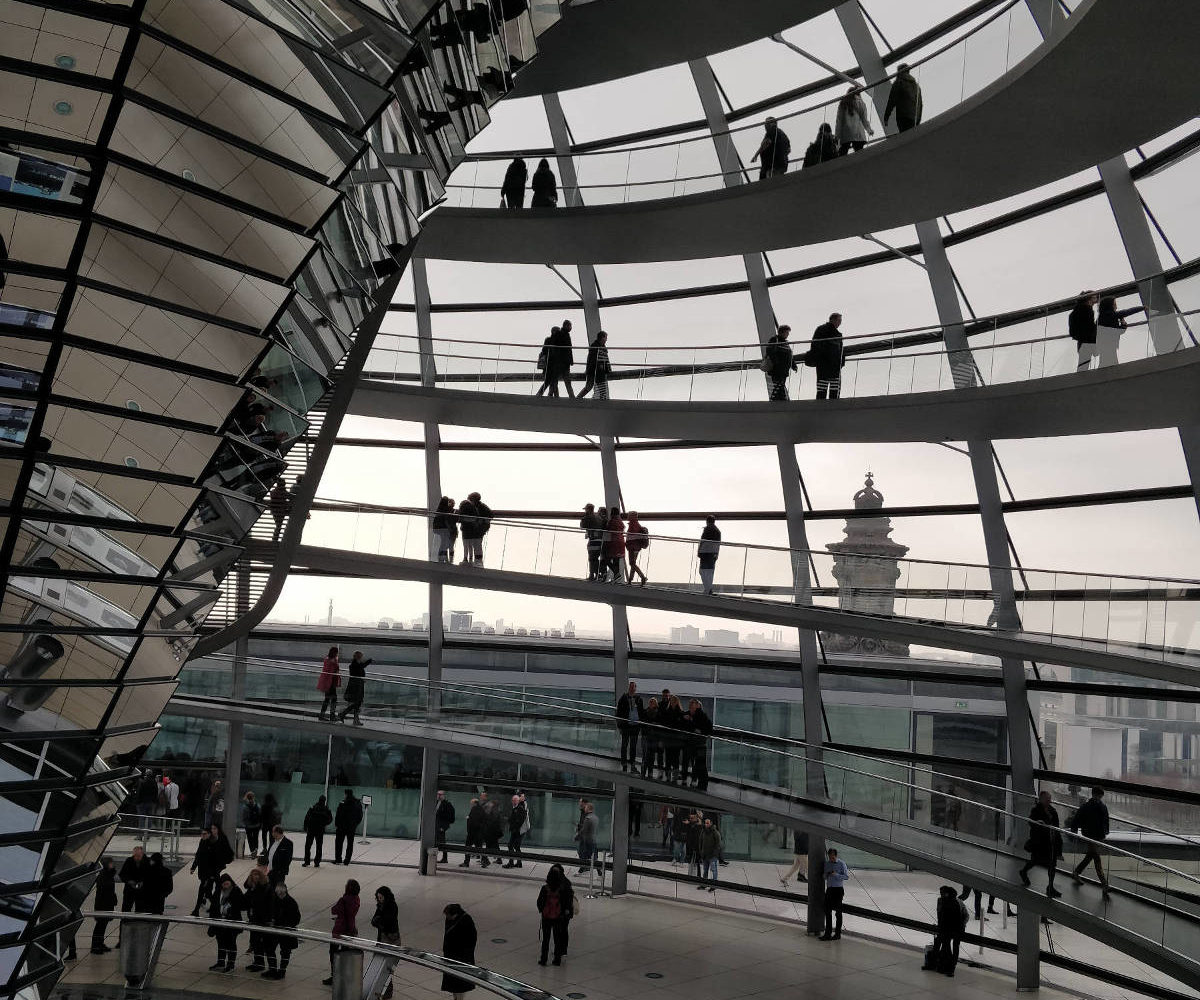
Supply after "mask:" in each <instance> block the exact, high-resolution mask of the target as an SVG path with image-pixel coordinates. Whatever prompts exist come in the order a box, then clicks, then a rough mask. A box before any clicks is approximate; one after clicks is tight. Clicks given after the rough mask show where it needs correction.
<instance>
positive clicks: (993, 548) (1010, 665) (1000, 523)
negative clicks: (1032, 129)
mask: <svg viewBox="0 0 1200 1000" xmlns="http://www.w3.org/2000/svg"><path fill="white" fill-rule="evenodd" d="M837 15H838V20H839V21H840V22H841V25H842V29H843V30H844V31H845V33H846V38H847V40H848V41H849V43H850V49H851V51H852V52H853V53H854V58H855V60H856V61H857V62H858V65H859V66H860V67H861V68H862V71H863V76H864V78H865V79H866V80H876V81H882V80H883V79H884V78H885V76H886V75H887V74H886V71H885V70H884V66H883V60H882V58H881V57H880V55H879V50H878V48H876V46H875V40H874V38H873V37H872V36H871V32H870V30H869V29H868V27H867V22H866V18H864V17H863V13H862V8H861V7H859V5H858V2H857V0H851V2H847V3H843V4H841V5H840V6H839V7H838V8H837ZM884 90H885V88H884V87H882V86H876V87H873V88H872V89H871V91H870V93H871V99H872V101H873V102H874V104H875V109H876V111H877V112H878V114H879V117H880V120H881V121H882V119H883V113H884V108H885V107H886V105H887V94H886V93H885V92H884ZM888 131H889V133H891V132H894V129H889V130H888ZM916 230H917V238H918V239H919V240H920V243H921V253H922V255H923V256H924V258H925V272H926V274H927V275H928V276H929V286H930V291H931V292H932V294H933V301H934V305H935V307H936V308H937V312H938V320H939V322H940V323H941V324H942V337H943V340H944V342H945V345H946V354H947V357H948V358H949V361H950V366H951V371H952V373H953V379H954V386H955V388H967V387H970V386H971V385H974V384H975V364H974V359H973V358H972V355H971V350H970V346H969V344H968V343H967V337H966V333H965V331H964V329H963V315H962V307H961V305H960V303H959V299H958V290H957V289H956V287H955V284H954V272H953V270H952V268H951V266H950V259H949V257H947V255H946V247H945V244H944V243H943V242H942V234H941V231H940V229H939V228H938V223H937V220H936V219H930V220H926V221H924V222H918V223H917V224H916ZM967 451H968V454H969V456H970V460H971V474H972V476H973V478H974V481H975V491H976V494H977V496H978V498H979V513H980V520H981V522H982V527H983V539H984V546H985V549H986V552H987V559H988V565H989V566H990V567H991V584H992V590H993V599H994V601H995V602H996V618H997V621H996V625H997V627H998V628H1002V629H1016V628H1019V627H1020V620H1019V617H1018V615H1017V607H1016V597H1015V593H1014V588H1013V580H1012V563H1011V560H1010V556H1009V550H1008V531H1007V529H1006V527H1005V524H1004V511H1003V508H1002V506H1001V502H1000V484H999V481H998V479H997V476H996V465H995V462H994V461H993V459H992V446H991V442H990V441H988V440H987V439H979V440H973V441H968V442H967ZM1000 664H1001V676H1002V679H1003V682H1004V702H1005V709H1006V712H1007V715H1008V752H1009V765H1010V767H1011V774H1012V788H1013V791H1014V792H1017V793H1025V794H1031V793H1032V792H1033V738H1034V737H1033V728H1032V726H1031V724H1030V707H1029V695H1028V691H1027V689H1026V686H1025V664H1024V662H1023V661H1021V660H1019V659H1014V658H1012V657H1002V658H1001V661H1000ZM1038 926H1039V924H1038V915H1037V914H1036V913H1035V912H1033V911H1032V910H1030V909H1029V908H1028V907H1024V906H1023V907H1021V908H1020V910H1019V911H1018V915H1017V943H1018V950H1017V988H1018V989H1021V990H1027V989H1036V988H1037V987H1038V985H1039V983H1040V978H1041V973H1040V962H1039V957H1038Z"/></svg>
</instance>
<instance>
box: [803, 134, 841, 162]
mask: <svg viewBox="0 0 1200 1000" xmlns="http://www.w3.org/2000/svg"><path fill="white" fill-rule="evenodd" d="M837 155H838V141H837V139H835V138H834V137H833V132H832V131H830V129H829V126H828V125H822V126H821V128H820V130H819V131H818V132H817V137H816V138H815V139H814V140H813V141H812V142H810V143H809V144H808V149H806V150H805V151H804V166H806V167H815V166H816V165H817V164H818V163H824V162H825V161H826V160H836V159H837Z"/></svg>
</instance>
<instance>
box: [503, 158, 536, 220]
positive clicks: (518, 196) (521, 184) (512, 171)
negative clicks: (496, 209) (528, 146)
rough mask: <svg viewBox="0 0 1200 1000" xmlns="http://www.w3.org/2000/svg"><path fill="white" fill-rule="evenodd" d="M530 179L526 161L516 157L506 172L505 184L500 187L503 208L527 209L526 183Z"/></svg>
mask: <svg viewBox="0 0 1200 1000" xmlns="http://www.w3.org/2000/svg"><path fill="white" fill-rule="evenodd" d="M543 162H545V161H543ZM528 178H529V168H528V167H527V166H526V165H525V161H524V160H523V159H521V157H519V156H514V157H513V161H512V163H510V164H509V165H508V169H507V170H505V171H504V183H503V184H501V185H500V207H501V208H524V207H525V182H526V180H528Z"/></svg>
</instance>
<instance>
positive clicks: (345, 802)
mask: <svg viewBox="0 0 1200 1000" xmlns="http://www.w3.org/2000/svg"><path fill="white" fill-rule="evenodd" d="M362 818H363V807H362V803H361V802H359V800H358V799H356V798H355V797H354V790H353V789H350V788H347V789H346V795H345V797H344V798H343V799H342V801H341V802H339V803H338V807H337V815H336V816H335V817H334V819H333V863H334V864H335V865H348V864H350V854H351V852H352V851H353V850H354V833H355V831H356V830H357V829H358V824H359V823H361V822H362ZM343 848H344V849H345V850H344V851H343Z"/></svg>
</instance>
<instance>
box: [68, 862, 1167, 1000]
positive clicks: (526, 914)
mask: <svg viewBox="0 0 1200 1000" xmlns="http://www.w3.org/2000/svg"><path fill="white" fill-rule="evenodd" d="M126 840H127V838H120V839H117V840H115V841H114V843H113V846H112V851H111V853H112V854H113V855H114V856H116V857H118V858H119V857H121V856H122V855H123V854H124V852H125V851H127V849H128V846H129V844H130V843H132V841H129V842H128V843H126ZM330 840H331V838H330ZM193 843H194V842H193V841H192V840H190V839H187V840H185V841H184V844H183V848H184V850H185V852H186V851H187V850H188V849H189V848H191V847H192V845H193ZM417 854H418V849H417V844H416V843H415V842H413V841H408V840H388V839H377V838H372V841H371V843H370V844H369V845H356V854H355V861H354V864H353V865H351V866H350V867H349V868H346V867H344V866H335V865H333V864H331V863H329V862H328V861H326V862H325V863H324V864H322V866H321V867H320V868H319V869H316V868H312V867H310V868H301V867H300V866H299V864H297V865H295V866H294V867H293V874H292V877H291V878H290V879H289V882H290V883H291V888H292V890H293V894H294V895H295V897H296V899H297V900H298V901H299V903H300V908H301V913H302V915H303V921H302V926H303V927H306V928H311V929H314V930H328V929H329V928H330V919H329V916H328V907H329V905H330V904H332V903H333V901H334V900H335V899H336V898H337V896H338V895H339V894H340V891H341V887H342V885H343V884H344V882H345V879H346V878H349V877H353V878H357V879H358V880H359V882H360V883H361V884H362V887H363V897H364V903H363V911H362V912H361V914H360V921H359V927H360V931H362V932H363V933H369V926H370V925H369V921H370V916H371V913H372V912H373V903H374V900H373V889H374V887H376V886H378V885H380V884H387V885H390V886H391V887H392V889H393V890H394V891H395V893H396V895H397V898H398V899H399V901H400V927H401V932H402V935H403V941H404V944H406V945H410V946H413V947H418V948H427V949H430V950H435V951H436V950H440V947H441V909H442V907H443V906H444V905H445V904H446V903H447V902H452V901H455V902H460V903H462V904H463V905H464V906H465V907H466V908H467V909H468V911H469V912H471V914H472V915H473V916H474V918H475V921H476V923H477V925H478V927H479V933H480V945H479V949H478V952H477V955H476V958H477V960H478V961H479V963H480V964H482V965H484V966H487V967H489V968H493V969H495V970H496V971H498V972H502V973H504V974H506V975H510V976H513V977H515V978H517V979H519V980H523V981H525V982H528V983H532V984H535V985H538V986H541V987H542V988H544V989H546V990H548V991H550V992H552V993H555V994H557V995H558V996H559V997H564V998H566V997H568V995H569V994H572V993H576V994H579V993H582V994H586V997H587V1000H609V998H614V1000H615V998H618V997H620V998H623V1000H648V998H650V997H654V998H656V1000H683V998H684V997H685V996H686V997H687V998H688V1000H733V998H736V997H751V996H757V997H760V998H766V997H775V996H795V997H801V996H802V997H805V998H812V1000H844V998H847V1000H848V998H850V997H853V998H854V1000H884V998H887V1000H891V998H900V997H912V998H913V1000H916V998H917V997H918V996H921V997H924V996H926V995H928V994H929V993H930V992H931V991H936V992H937V994H938V997H939V1000H956V998H961V1000H985V998H986V997H988V996H995V995H1000V994H1008V993H1011V992H1013V980H1012V977H1011V975H1008V974H1004V973H1002V972H998V971H987V970H982V969H974V968H967V967H965V966H964V965H960V966H959V972H958V975H957V976H956V977H955V978H954V979H953V980H952V981H947V980H945V979H944V978H943V977H935V976H934V974H932V973H926V972H922V971H921V970H920V956H919V953H918V952H917V951H915V950H913V948H911V947H901V946H902V945H910V946H912V945H924V944H926V943H927V942H928V937H927V935H925V934H922V933H919V932H915V931H903V930H898V929H896V928H893V927H891V926H889V925H887V924H884V923H881V922H877V921H866V920H864V919H862V918H854V917H852V918H850V919H849V920H848V922H847V930H848V932H851V933H852V934H853V936H848V937H846V938H843V940H842V941H840V942H830V943H828V944H826V943H821V942H818V941H815V940H814V939H812V938H810V937H808V936H806V935H805V934H804V933H803V929H802V928H801V927H798V926H797V922H798V921H802V920H803V918H804V906H803V904H802V903H799V902H797V903H789V902H788V901H786V900H778V899H773V898H768V897H764V896H760V895H755V894H754V893H744V892H738V893H733V892H728V891H722V890H718V891H717V892H716V893H711V894H710V893H707V892H700V891H697V890H696V889H695V888H694V887H693V886H691V885H690V884H679V883H674V882H671V881H669V880H667V879H663V878H655V877H653V876H650V875H637V876H633V877H631V879H630V885H629V888H630V890H631V891H633V892H636V893H638V894H639V895H631V896H626V897H622V898H620V899H596V900H585V901H584V905H583V912H582V914H581V915H580V917H579V918H578V919H577V920H575V921H574V922H573V923H572V926H571V948H570V957H569V958H568V959H567V962H566V964H565V965H564V966H563V967H562V968H553V967H549V968H545V969H543V968H540V967H539V966H538V965H537V964H536V958H537V934H538V925H537V917H536V912H535V908H534V900H535V898H536V888H535V885H534V884H531V883H540V881H541V879H542V878H543V877H544V874H545V868H546V865H545V864H537V863H532V862H531V863H528V864H526V866H525V867H524V868H522V869H520V870H519V871H515V870H505V869H502V868H500V867H499V866H496V865H493V866H492V867H491V868H489V869H488V870H487V871H486V872H482V871H479V870H478V869H477V868H476V867H475V866H472V868H471V869H470V871H469V872H464V871H463V870H462V869H460V868H458V867H456V865H457V862H458V861H459V860H460V859H459V858H458V857H457V856H454V855H452V856H451V864H450V865H449V866H447V867H444V868H442V869H441V870H440V871H439V874H438V876H437V877H435V878H422V877H421V876H419V875H418V874H417V873H416V871H415V866H416V862H417ZM386 866H404V867H391V868H388V867H386ZM646 867H652V868H659V869H665V870H666V871H670V870H671V868H672V866H671V864H670V863H659V864H651V865H647V866H646ZM249 868H250V862H249V861H248V860H242V861H237V862H234V864H233V865H232V866H231V870H232V871H233V872H234V874H235V875H237V876H238V877H239V879H241V878H243V877H244V875H245V873H246V872H247V871H248V870H249ZM680 868H682V866H680ZM568 874H570V875H571V876H572V878H573V879H577V887H578V889H579V890H580V892H581V894H582V893H583V892H585V891H586V876H581V877H577V876H575V875H574V869H573V868H571V867H568ZM517 876H519V877H517ZM721 878H722V879H723V880H727V881H730V882H737V883H740V884H743V885H746V886H749V887H753V886H769V887H772V888H779V887H780V885H779V881H778V877H777V875H776V869H775V868H774V866H771V865H763V864H742V863H737V862H735V863H732V864H730V865H728V866H726V867H723V868H722V869H721ZM937 884H938V881H937V880H936V879H934V878H932V877H931V876H928V875H925V874H923V873H920V872H859V873H855V878H854V881H853V882H852V883H851V887H850V889H849V891H848V893H847V902H853V903H856V904H858V905H864V906H874V907H875V908H876V909H878V910H879V911H881V912H884V913H895V914H900V915H903V916H910V917H914V918H920V919H929V920H931V919H932V906H933V902H934V899H935V896H936V888H937ZM792 887H793V888H796V886H795V883H792ZM195 888H196V881H195V879H194V877H192V876H190V875H189V874H188V873H187V870H186V868H185V869H184V870H183V871H182V872H180V873H179V875H178V876H177V877H176V891H175V893H174V895H173V896H172V897H171V899H170V900H169V902H168V906H169V907H170V906H174V909H170V908H169V909H168V911H167V912H168V914H170V913H175V914H181V915H182V914H186V913H187V912H188V911H189V910H190V909H191V905H192V902H193V901H194V898H195ZM1064 888H1065V887H1064ZM642 894H644V895H642ZM676 900H678V901H679V902H676ZM685 902H686V903H688V904H690V905H687V906H684V905H681V904H682V903H685ZM985 903H986V899H985ZM998 908H999V909H1001V910H1002V909H1003V907H1002V906H1001V905H1000V904H998ZM1049 930H1050V933H1051V935H1052V936H1053V939H1054V945H1055V947H1056V949H1057V950H1058V952H1059V953H1063V954H1068V955H1070V956H1071V957H1074V958H1079V959H1083V960H1085V961H1095V962H1098V963H1100V962H1102V963H1103V964H1104V966H1105V967H1106V968H1111V969H1113V970H1114V971H1119V972H1121V973H1124V974H1126V975H1131V976H1135V977H1137V978H1139V979H1141V980H1143V981H1150V982H1160V983H1162V984H1163V985H1167V986H1170V987H1172V988H1178V984H1176V983H1174V982H1173V981H1171V980H1169V979H1167V978H1166V977H1163V976H1161V975H1160V974H1159V973H1157V972H1156V970H1154V969H1151V968H1148V967H1147V966H1144V965H1141V964H1140V963H1137V962H1133V961H1131V960H1128V959H1126V958H1124V956H1122V955H1120V954H1118V953H1116V952H1113V951H1111V950H1110V949H1107V948H1105V947H1104V946H1102V945H1099V944H1096V943H1095V942H1092V941H1089V940H1088V939H1086V938H1083V937H1082V936H1081V935H1077V934H1073V933H1071V932H1069V931H1066V930H1064V929H1061V928H1058V927H1051V928H1050V929H1049ZM986 932H987V933H988V934H989V935H995V936H996V937H1000V938H1004V939H1007V940H1013V939H1014V938H1015V932H1016V926H1015V921H1012V920H1010V921H1008V922H1007V927H1005V926H1004V920H1003V918H1002V917H1000V916H997V917H994V918H992V919H991V920H990V921H989V922H988V924H987V925H986ZM90 933H91V922H90V921H85V923H84V926H83V928H82V930H81V933H80V935H79V937H78V942H79V944H80V945H84V946H85V947H82V948H81V952H80V954H81V957H80V960H79V961H78V962H75V963H71V965H70V966H69V969H68V972H67V976H66V977H65V982H66V983H70V984H82V983H107V984H113V985H119V984H121V983H122V979H121V977H120V976H119V975H118V974H117V965H116V958H115V956H116V952H115V951H114V952H113V953H111V954H109V955H105V956H93V955H90V954H88V953H87V949H86V943H87V941H88V938H89V937H90ZM110 938H115V930H114V931H113V932H112V933H111V934H110ZM111 943H114V942H113V941H111V940H110V944H111ZM241 944H242V946H243V948H244V946H245V944H246V938H245V936H244V935H243V937H242V939H241ZM1045 947H1046V938H1045V933H1043V948H1045ZM963 957H964V959H970V960H973V961H974V960H977V959H978V960H979V961H982V962H984V963H986V964H987V965H989V966H994V967H995V968H996V969H1000V970H1008V969H1012V968H1013V965H1014V960H1013V959H1012V957H1011V956H1008V955H1005V954H1002V953H999V952H996V951H991V950H988V951H985V952H984V954H983V955H982V957H980V956H979V954H978V949H977V948H976V947H970V948H964V955H963ZM214 958H215V946H214V944H213V942H212V941H211V940H210V939H209V938H207V937H206V936H205V935H204V932H203V931H201V930H199V929H197V928H192V927H176V928H174V929H173V930H172V933H171V935H170V937H169V938H168V940H167V943H166V945H165V946H164V950H163V958H162V961H161V963H160V967H159V972H158V974H157V976H156V980H155V982H156V985H157V986H158V987H160V988H162V989H178V990H189V991H196V992H201V993H217V994H224V995H230V996H246V997H260V996H261V997H267V996H271V997H278V996H279V995H280V990H279V988H278V986H276V984H275V983H273V982H271V981H269V980H263V979H261V978H260V977H258V976H256V975H250V974H247V973H245V972H243V971H241V966H244V965H245V964H247V962H248V959H247V960H240V962H239V971H237V972H235V973H233V974H219V973H210V972H208V971H207V970H208V966H209V965H210V964H211V963H212V962H213V960H214ZM1043 972H1044V977H1045V979H1046V981H1047V984H1048V986H1049V985H1051V984H1052V985H1054V986H1061V987H1063V988H1064V989H1066V990H1067V991H1069V992H1071V993H1074V994H1075V995H1077V996H1078V995H1082V996H1086V997H1095V998H1102V1000H1110V998H1111V1000H1124V998H1127V997H1128V998H1133V997H1136V996H1139V994H1135V993H1130V992H1128V991H1124V990H1120V989H1116V988H1114V987H1110V986H1104V985H1100V984H1097V983H1096V982H1094V981H1093V980H1090V979H1085V978H1084V977H1081V976H1077V975H1075V974H1073V973H1069V972H1065V971H1063V970H1058V969H1053V968H1051V967H1049V966H1044V967H1043ZM649 973H657V974H658V975H659V976H660V977H661V978H649V977H648V974H649ZM327 974H328V965H327V955H326V953H325V952H324V951H323V950H322V949H321V947H320V946H319V945H314V944H306V945H303V946H302V947H301V948H300V949H299V950H298V951H297V952H296V954H295V955H294V956H293V964H292V969H291V974H289V976H288V978H287V980H286V981H285V983H286V988H287V993H288V996H289V1000H317V998H321V1000H324V998H326V997H327V996H328V990H327V988H325V987H322V986H321V985H320V980H321V979H322V978H323V977H324V976H326V975H327ZM395 981H396V996H397V997H398V998H399V1000H429V998H432V997H434V996H443V994H439V993H438V992H437V990H438V987H439V985H440V984H439V980H438V977H437V976H436V975H434V974H431V973H429V972H426V971H424V970H421V969H418V968H413V967H406V966H403V965H402V966H400V967H399V968H398V969H397V972H396V977H395ZM1189 992H1190V991H1189ZM571 1000H579V998H578V997H573V998H571Z"/></svg>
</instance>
